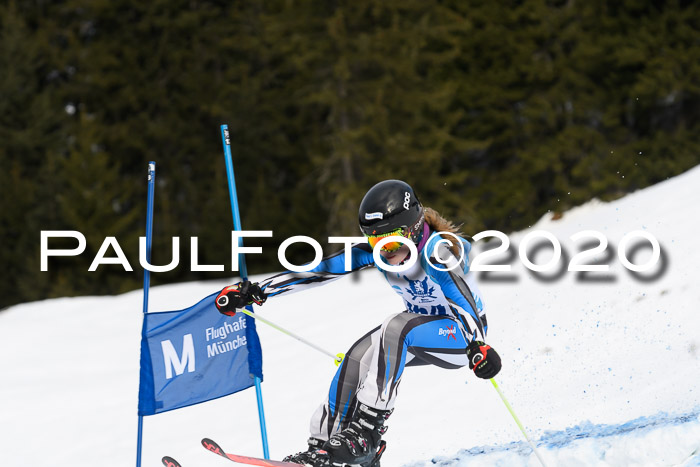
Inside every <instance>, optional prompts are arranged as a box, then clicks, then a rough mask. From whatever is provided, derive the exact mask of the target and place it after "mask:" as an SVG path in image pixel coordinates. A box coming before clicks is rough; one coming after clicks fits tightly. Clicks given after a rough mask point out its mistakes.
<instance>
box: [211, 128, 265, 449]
mask: <svg viewBox="0 0 700 467" xmlns="http://www.w3.org/2000/svg"><path fill="white" fill-rule="evenodd" d="M221 141H222V143H223V145H224V157H225V159H226V176H227V177H228V194H229V198H230V199H231V213H232V214H233V228H234V229H235V230H238V231H240V230H243V229H242V228H241V216H240V213H239V210H238V194H237V193H236V179H235V177H234V174H233V158H232V157H231V140H230V138H229V132H228V125H221ZM242 246H243V239H242V238H241V237H239V238H238V247H239V248H240V247H242ZM238 259H239V261H238V264H239V269H240V273H241V279H243V280H247V279H248V268H247V267H246V264H245V256H244V255H243V253H240V254H239V258H238ZM251 311H252V310H251ZM255 394H256V396H257V401H258V418H259V419H260V436H261V437H262V444H263V455H264V457H265V459H269V458H270V450H269V447H268V444H267V427H266V426H265V408H264V407H263V400H262V389H261V387H260V377H259V376H255Z"/></svg>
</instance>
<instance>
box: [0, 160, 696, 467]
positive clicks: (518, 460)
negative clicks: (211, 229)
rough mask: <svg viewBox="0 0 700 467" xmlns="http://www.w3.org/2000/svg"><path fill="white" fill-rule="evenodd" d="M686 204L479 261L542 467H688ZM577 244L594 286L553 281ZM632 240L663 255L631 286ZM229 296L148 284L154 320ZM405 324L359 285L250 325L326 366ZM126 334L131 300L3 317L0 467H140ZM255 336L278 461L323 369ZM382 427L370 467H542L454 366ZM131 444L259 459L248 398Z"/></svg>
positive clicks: (321, 388)
mask: <svg viewBox="0 0 700 467" xmlns="http://www.w3.org/2000/svg"><path fill="white" fill-rule="evenodd" d="M698 187H700V167H699V168H695V169H693V170H691V171H689V172H686V173H684V174H682V175H680V176H678V177H675V178H673V179H670V180H668V181H665V182H663V183H660V184H658V185H655V186H652V187H650V188H647V189H644V190H640V191H638V192H635V193H632V194H630V195H628V196H626V197H624V198H622V199H619V200H617V201H614V202H610V203H602V202H598V201H592V202H589V203H587V204H586V205H584V206H581V207H578V208H576V209H573V210H571V211H569V212H566V213H564V216H563V218H561V219H558V220H552V215H551V214H547V215H545V216H543V217H542V219H541V220H540V221H539V222H538V223H537V224H536V225H533V226H532V227H531V228H530V229H528V230H525V231H522V232H517V233H514V234H511V235H509V239H510V252H511V255H510V256H509V255H508V254H504V255H500V256H494V257H491V258H488V259H487V258H485V259H484V260H485V261H486V262H487V263H491V264H496V263H502V264H510V265H512V270H511V271H510V272H504V273H488V274H486V273H475V274H477V277H478V278H479V280H480V281H479V283H480V286H481V291H482V293H483V296H484V299H485V300H484V301H485V304H486V308H487V314H488V319H489V327H490V329H489V336H488V337H489V338H488V342H489V343H490V344H491V345H492V346H493V347H494V348H495V349H497V350H498V352H499V353H500V355H501V356H502V358H503V370H502V371H501V373H500V374H499V375H498V376H497V378H496V379H497V381H498V383H499V385H500V387H501V389H502V391H503V393H504V394H505V396H506V397H507V398H508V400H509V402H510V403H511V405H512V406H513V408H514V410H515V412H516V414H517V415H518V416H519V418H520V419H521V421H522V422H523V424H524V425H525V427H526V429H527V430H528V432H529V435H530V437H531V439H532V440H533V441H534V443H535V444H536V445H537V446H538V449H539V450H540V452H541V454H542V456H543V457H544V459H545V460H546V461H547V463H548V465H552V466H553V465H564V466H607V465H612V466H630V465H635V466H647V465H648V466H670V465H684V466H690V465H700V455H699V454H698V448H700V387H699V383H700V332H699V331H700V309H699V304H700V290H699V289H698V286H697V285H698V283H699V281H700V279H699V278H700V249H699V248H698V232H700V215H698V213H699V211H698V209H699V208H698V206H700V188H698ZM535 230H544V231H547V232H550V233H551V234H553V235H554V236H555V237H556V239H557V240H558V241H559V242H560V243H561V245H562V258H561V260H560V261H559V263H558V264H559V265H563V267H562V268H557V270H556V271H554V272H546V273H541V274H536V273H534V272H532V271H530V270H528V269H526V268H525V267H524V266H523V261H522V260H521V259H520V257H519V255H518V246H519V245H520V243H521V242H522V240H523V238H524V236H525V235H527V234H528V233H530V232H532V231H535ZM587 230H596V231H599V232H600V233H601V234H602V235H603V236H604V237H605V239H607V241H608V246H607V250H606V251H605V252H603V253H601V254H599V255H597V256H596V257H595V258H592V259H591V258H587V259H585V260H584V263H590V262H593V263H596V262H597V263H598V264H608V265H610V268H609V271H607V272H591V273H579V272H572V271H567V270H566V265H567V264H568V263H569V261H570V260H571V258H572V257H573V256H574V255H576V254H577V253H578V252H579V251H580V250H582V249H583V247H584V245H585V244H586V243H587V242H591V241H593V237H586V238H583V239H578V240H572V239H571V236H572V235H574V234H576V233H577V232H581V231H587ZM633 231H642V232H646V233H648V234H651V235H653V237H654V238H656V239H657V240H658V242H659V245H660V247H661V255H660V259H659V261H658V263H657V265H656V266H655V267H654V268H652V270H651V271H648V272H643V273H639V274H636V275H635V274H633V273H632V272H631V271H630V270H629V269H627V268H625V267H624V266H623V265H622V263H621V260H620V258H619V257H618V246H619V245H620V243H621V240H622V239H623V237H624V236H625V235H626V234H628V233H630V232H633ZM473 233H476V232H473ZM300 234H303V232H300ZM640 238H641V237H637V240H639V239H640ZM499 243H500V241H498V240H494V241H493V242H489V243H488V244H487V245H488V246H487V247H486V248H492V247H493V246H497V245H498V244H499ZM483 244H484V241H480V242H478V243H477V245H476V247H475V251H474V254H475V253H479V252H480V251H481V250H483V249H484V246H483ZM595 244H597V241H596V242H594V243H591V244H589V245H587V246H586V248H592V247H593V246H595ZM640 245H642V246H635V245H634V242H632V243H630V244H629V245H628V246H627V248H626V251H627V258H629V260H630V261H631V262H632V263H634V264H644V263H645V262H647V261H648V260H649V259H650V258H651V257H652V248H651V246H650V244H649V242H648V241H646V240H641V243H640ZM474 254H472V258H473V257H474ZM528 254H529V259H530V260H531V261H533V262H534V263H536V264H544V263H546V262H547V261H548V260H549V258H551V257H552V254H553V253H552V249H551V248H549V247H541V246H539V245H536V242H534V243H531V244H530V247H529V248H528ZM254 261H255V259H254V257H251V258H249V262H251V263H252V262H254ZM224 262H225V261H224ZM101 267H115V266H101ZM262 277H264V276H258V277H256V279H261V278H262ZM232 281H233V279H232ZM227 282H231V281H227ZM227 282H225V281H212V282H198V283H187V284H177V285H168V286H161V287H154V288H152V289H151V298H150V310H151V311H153V312H155V311H166V310H176V309H182V308H185V307H188V306H190V305H192V304H194V303H196V302H197V301H199V300H200V299H201V298H203V297H205V296H206V295H209V294H211V293H212V292H214V291H216V290H218V289H221V288H222V287H223V286H224V285H226V284H227ZM402 310H403V307H402V302H401V300H400V298H399V297H398V296H397V295H396V294H395V293H393V292H392V291H391V288H390V287H389V286H388V285H387V284H386V282H385V281H384V279H383V277H382V276H381V274H380V273H379V272H378V271H376V270H370V271H365V272H362V273H360V274H358V276H357V278H356V279H350V278H344V279H342V280H339V281H336V282H334V283H331V284H329V285H326V286H324V287H320V288H315V289H313V290H311V291H308V292H305V293H298V294H293V295H290V296H286V297H280V298H278V299H271V300H269V301H268V302H267V303H266V304H265V305H264V306H263V307H262V308H260V309H259V312H260V313H261V314H262V315H263V316H265V317H266V318H268V319H270V320H272V321H274V322H276V323H278V324H279V325H281V326H284V327H287V328H289V329H291V330H293V331H295V332H297V333H298V334H300V335H302V336H304V337H305V338H307V339H309V340H311V341H313V342H315V343H316V344H317V345H319V346H321V347H323V348H326V349H328V350H329V351H332V352H334V353H336V352H343V351H345V350H347V348H348V347H349V346H350V345H351V344H352V343H353V342H354V341H355V340H356V339H357V338H358V337H360V336H362V335H363V334H364V333H366V332H367V331H368V330H369V329H372V328H373V327H375V326H377V325H378V324H380V323H381V322H382V321H383V320H384V319H385V318H386V317H388V316H389V315H391V314H393V313H396V312H399V311H402ZM141 321H142V292H141V291H134V292H130V293H127V294H124V295H120V296H110V297H81V298H59V299H53V300H44V301H40V302H34V303H27V304H22V305H18V306H14V307H11V308H9V309H7V310H5V311H2V312H0V375H1V376H0V381H1V384H0V458H1V459H2V465H3V466H17V467H20V466H22V467H24V466H66V467H94V466H96V465H99V466H101V467H107V466H127V465H135V462H136V454H135V451H136V431H137V416H136V406H137V392H138V377H139V342H140V337H141ZM258 332H259V334H260V338H261V341H262V345H263V356H264V367H263V368H264V376H265V381H264V383H263V384H262V391H263V397H264V401H265V411H266V412H265V413H266V417H267V428H268V436H269V440H270V450H271V456H272V457H273V458H281V457H283V456H284V455H286V454H289V453H291V452H296V451H298V450H301V449H303V448H304V447H305V440H306V437H307V429H308V422H309V418H310V416H311V414H312V412H313V411H314V409H315V408H316V406H317V405H318V404H319V403H320V402H321V401H322V400H323V399H324V397H325V394H326V393H327V391H328V385H329V383H330V380H331V378H332V376H333V374H334V372H335V366H334V365H333V362H332V361H331V359H330V358H328V357H326V356H323V355H321V354H320V353H317V352H316V351H314V350H312V349H310V348H308V347H306V346H304V345H302V344H300V343H299V342H297V341H296V340H293V339H291V338H289V337H288V336H286V335H284V334H281V333H280V332H278V331H276V330H275V329H272V328H269V327H267V326H265V325H264V324H262V323H260V324H258ZM224 376H225V375H222V377H224ZM388 425H389V427H390V428H389V431H388V432H387V434H386V436H385V439H386V440H387V443H388V449H387V451H386V454H385V456H384V458H383V462H382V465H383V466H385V467H393V466H402V465H403V466H411V467H418V466H427V465H439V466H472V465H473V466H485V465H500V466H536V465H539V461H538V460H537V458H536V457H535V456H534V455H533V453H532V450H531V449H530V447H529V446H528V444H527V443H526V442H525V439H524V438H523V436H522V435H521V433H520V432H519V430H518V428H517V426H516V425H515V423H514V421H513V419H512V418H511V416H510V414H509V412H508V411H507V409H506V407H505V406H504V404H503V402H502V401H501V399H500V398H499V396H498V394H497V393H496V391H495V390H494V388H493V387H492V385H491V384H490V383H489V382H488V381H483V380H479V379H477V378H475V377H474V375H473V374H471V372H470V371H469V370H468V369H462V370H443V369H440V368H436V367H415V368H409V369H407V371H406V372H405V374H404V378H403V382H402V384H401V390H400V394H399V398H398V399H397V404H396V411H395V413H394V414H393V415H392V417H391V418H390V419H389V422H388ZM143 434H144V437H143V443H144V445H143V462H142V465H143V466H145V467H153V466H158V465H162V464H161V457H163V456H164V455H169V456H172V457H174V458H175V459H177V460H178V461H179V462H180V463H181V464H182V465H183V466H184V467H192V466H197V467H201V466H225V465H229V464H230V462H228V461H227V460H225V459H222V458H220V457H218V456H215V455H213V454H211V453H208V452H206V451H205V450H204V449H203V448H202V447H201V446H200V444H199V442H200V440H201V439H202V438H203V437H210V438H212V439H214V440H216V441H218V442H219V444H221V445H222V446H223V447H224V448H225V449H227V450H229V451H231V452H236V453H241V454H247V455H251V456H261V455H262V446H261V442H260V432H259V425H258V418H257V407H256V401H255V390H254V389H249V390H246V391H243V392H241V393H238V394H235V395H233V396H229V397H225V398H221V399H218V400H215V401H211V402H208V403H204V404H199V405H196V406H192V407H187V408H184V409H181V410H175V411H171V412H167V413H164V414H160V415H155V416H151V417H146V418H145V419H144V432H143Z"/></svg>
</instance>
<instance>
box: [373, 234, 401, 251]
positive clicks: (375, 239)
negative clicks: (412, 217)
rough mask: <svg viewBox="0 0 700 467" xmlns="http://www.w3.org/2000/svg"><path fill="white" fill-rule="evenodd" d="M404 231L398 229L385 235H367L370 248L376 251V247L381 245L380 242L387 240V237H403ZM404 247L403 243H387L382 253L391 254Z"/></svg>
mask: <svg viewBox="0 0 700 467" xmlns="http://www.w3.org/2000/svg"><path fill="white" fill-rule="evenodd" d="M402 234H403V229H396V230H392V231H391V232H387V233H385V234H380V235H367V241H368V242H369V246H371V247H372V249H374V247H375V246H376V245H377V243H379V240H381V239H383V238H386V237H396V236H398V237H403V235H402ZM402 246H403V243H401V242H388V243H385V244H384V245H383V246H382V251H386V252H389V253H391V252H392V251H396V250H398V249H399V248H401V247H402Z"/></svg>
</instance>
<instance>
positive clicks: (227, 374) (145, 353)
mask: <svg viewBox="0 0 700 467" xmlns="http://www.w3.org/2000/svg"><path fill="white" fill-rule="evenodd" d="M217 295H218V292H215V293H213V294H211V295H209V296H208V297H206V298H205V299H203V300H202V301H200V302H199V303H197V304H196V305H194V306H192V307H190V308H186V309H184V310H180V311H166V312H162V313H146V314H145V315H144V319H143V329H142V332H141V375H140V383H139V415H153V414H157V413H161V412H167V411H168V410H173V409H179V408H182V407H187V406H189V405H193V404H198V403H200V402H206V401H208V400H212V399H216V398H218V397H223V396H227V395H229V394H233V393H234V392H238V391H242V390H243V389H247V388H249V387H251V386H253V385H254V384H255V379H254V378H255V377H256V376H257V377H259V378H260V379H262V351H261V348H260V339H259V338H258V333H257V331H256V330H255V320H254V319H252V318H250V317H248V316H246V315H245V314H243V313H238V314H236V315H235V316H225V315H222V314H221V313H219V311H218V310H217V309H216V305H215V304H214V300H215V299H216V296H217Z"/></svg>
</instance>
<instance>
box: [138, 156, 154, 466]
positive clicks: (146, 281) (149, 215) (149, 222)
mask: <svg viewBox="0 0 700 467" xmlns="http://www.w3.org/2000/svg"><path fill="white" fill-rule="evenodd" d="M155 179H156V163H155V162H153V161H151V162H149V163H148V202H147V207H146V260H147V261H148V263H149V264H150V263H151V241H152V238H153V198H154V192H155V190H154V186H155ZM150 286H151V271H149V270H148V269H144V271H143V314H144V315H145V314H146V313H148V289H149V288H150ZM142 439H143V415H139V426H138V435H137V438H136V467H141V447H142V442H141V441H142Z"/></svg>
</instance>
